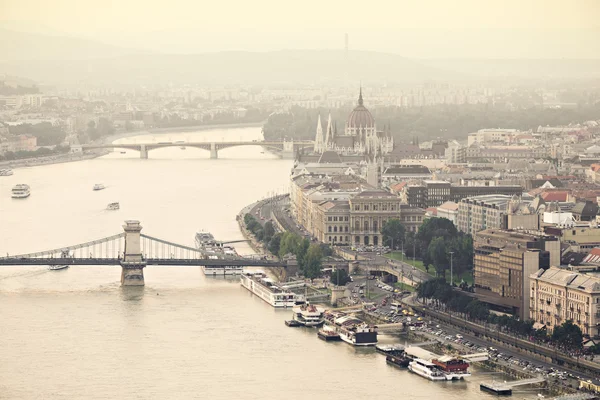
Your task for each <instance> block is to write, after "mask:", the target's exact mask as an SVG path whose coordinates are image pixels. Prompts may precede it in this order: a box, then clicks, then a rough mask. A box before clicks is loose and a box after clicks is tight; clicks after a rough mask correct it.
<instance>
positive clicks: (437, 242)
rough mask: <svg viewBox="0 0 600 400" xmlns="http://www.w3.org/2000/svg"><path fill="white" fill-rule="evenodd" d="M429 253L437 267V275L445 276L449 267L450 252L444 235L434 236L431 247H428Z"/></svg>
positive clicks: (434, 265)
mask: <svg viewBox="0 0 600 400" xmlns="http://www.w3.org/2000/svg"><path fill="white" fill-rule="evenodd" d="M427 254H428V255H429V258H430V259H431V263H432V264H433V267H434V268H435V271H436V274H437V276H440V275H441V276H445V271H446V269H448V264H449V262H448V261H449V260H448V252H447V249H446V241H445V240H444V238H443V237H436V238H434V239H433V240H432V241H431V243H430V244H429V247H428V248H427Z"/></svg>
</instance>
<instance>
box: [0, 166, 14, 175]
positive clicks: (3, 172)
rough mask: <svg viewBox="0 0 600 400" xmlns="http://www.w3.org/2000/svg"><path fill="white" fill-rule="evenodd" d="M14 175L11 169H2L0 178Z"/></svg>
mask: <svg viewBox="0 0 600 400" xmlns="http://www.w3.org/2000/svg"><path fill="white" fill-rule="evenodd" d="M12 174H13V171H12V169H10V168H3V169H0V176H11V175H12Z"/></svg>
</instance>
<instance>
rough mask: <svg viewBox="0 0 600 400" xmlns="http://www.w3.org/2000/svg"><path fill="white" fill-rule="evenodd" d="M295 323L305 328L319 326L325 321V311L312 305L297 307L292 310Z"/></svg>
mask: <svg viewBox="0 0 600 400" xmlns="http://www.w3.org/2000/svg"><path fill="white" fill-rule="evenodd" d="M292 313H293V316H294V321H298V323H300V324H301V325H304V326H319V325H321V324H323V322H324V321H325V320H324V318H323V315H324V313H325V310H324V309H323V308H322V307H318V306H315V305H312V304H302V305H296V306H294V308H292Z"/></svg>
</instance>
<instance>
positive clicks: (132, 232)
mask: <svg viewBox="0 0 600 400" xmlns="http://www.w3.org/2000/svg"><path fill="white" fill-rule="evenodd" d="M123 230H124V231H125V251H124V252H123V258H122V260H121V285H122V286H144V267H145V266H146V261H144V259H143V257H142V247H141V244H140V232H141V231H142V226H141V225H140V221H133V220H129V221H125V225H123Z"/></svg>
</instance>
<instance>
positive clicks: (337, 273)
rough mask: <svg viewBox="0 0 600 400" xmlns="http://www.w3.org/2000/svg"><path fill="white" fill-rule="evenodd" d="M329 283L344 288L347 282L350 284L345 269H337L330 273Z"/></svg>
mask: <svg viewBox="0 0 600 400" xmlns="http://www.w3.org/2000/svg"><path fill="white" fill-rule="evenodd" d="M330 281H331V283H333V284H334V285H337V286H345V285H346V284H347V283H348V282H350V276H349V275H348V273H347V272H346V270H345V269H340V268H338V269H336V270H334V271H332V272H331V278H330Z"/></svg>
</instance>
